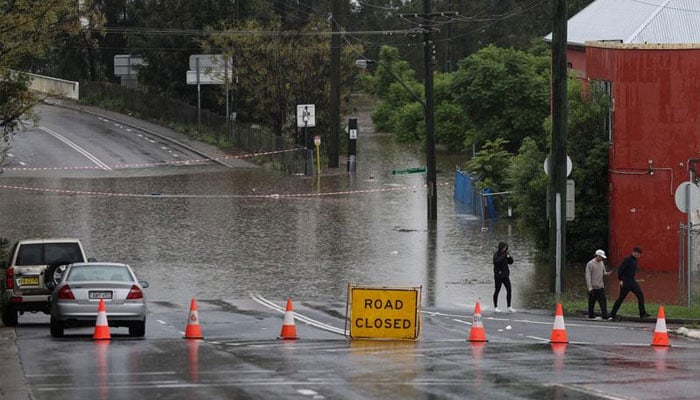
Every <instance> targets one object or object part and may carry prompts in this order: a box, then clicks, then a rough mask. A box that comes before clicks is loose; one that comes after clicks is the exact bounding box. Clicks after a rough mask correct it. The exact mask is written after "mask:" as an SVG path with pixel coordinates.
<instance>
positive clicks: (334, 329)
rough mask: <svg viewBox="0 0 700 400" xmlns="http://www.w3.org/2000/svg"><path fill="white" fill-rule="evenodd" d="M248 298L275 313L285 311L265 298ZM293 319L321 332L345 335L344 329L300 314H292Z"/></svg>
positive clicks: (256, 296) (252, 295) (258, 296)
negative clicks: (321, 330)
mask: <svg viewBox="0 0 700 400" xmlns="http://www.w3.org/2000/svg"><path fill="white" fill-rule="evenodd" d="M250 297H251V298H252V299H253V300H255V301H256V302H258V303H259V304H261V305H263V306H265V307H267V308H270V309H272V310H277V311H279V312H281V313H285V311H286V310H285V309H284V307H282V306H279V305H277V304H275V303H273V302H272V301H270V300H267V299H266V298H264V297H262V296H260V295H255V294H251V295H250ZM294 319H298V320H299V321H302V322H304V323H306V324H308V325H311V326H315V327H316V328H319V329H323V330H325V331H328V332H332V333H338V334H341V335H345V334H346V333H345V329H341V328H337V327H335V326H331V325H328V324H325V323H323V322H321V321H316V320H315V319H311V318H309V317H307V316H305V315H301V314H299V313H297V312H294Z"/></svg>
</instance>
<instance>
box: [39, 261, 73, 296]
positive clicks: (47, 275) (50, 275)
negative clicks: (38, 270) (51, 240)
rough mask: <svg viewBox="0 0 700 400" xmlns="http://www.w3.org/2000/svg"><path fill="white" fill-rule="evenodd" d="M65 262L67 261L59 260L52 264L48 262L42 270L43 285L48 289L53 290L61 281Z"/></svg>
mask: <svg viewBox="0 0 700 400" xmlns="http://www.w3.org/2000/svg"><path fill="white" fill-rule="evenodd" d="M66 264H69V262H68V261H59V262H56V263H53V264H49V266H48V268H46V272H44V285H46V287H47V288H48V289H50V290H53V288H55V287H56V286H57V285H58V283H59V282H60V281H61V277H62V276H63V273H64V272H65V271H66Z"/></svg>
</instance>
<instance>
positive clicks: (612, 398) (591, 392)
mask: <svg viewBox="0 0 700 400" xmlns="http://www.w3.org/2000/svg"><path fill="white" fill-rule="evenodd" d="M548 386H553V387H561V388H564V389H569V390H573V391H575V392H579V393H583V394H586V395H594V396H595V397H596V398H602V399H608V400H627V399H630V398H631V397H619V396H615V395H611V394H608V393H606V392H603V391H602V390H598V389H593V388H588V387H585V386H581V385H576V384H574V385H564V384H561V383H552V384H549V385H548Z"/></svg>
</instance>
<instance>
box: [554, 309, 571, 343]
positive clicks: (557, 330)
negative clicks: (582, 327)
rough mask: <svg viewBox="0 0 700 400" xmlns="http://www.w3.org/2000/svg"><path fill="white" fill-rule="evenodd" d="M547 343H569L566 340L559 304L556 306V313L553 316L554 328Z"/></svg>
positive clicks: (562, 313) (562, 314) (562, 315)
mask: <svg viewBox="0 0 700 400" xmlns="http://www.w3.org/2000/svg"><path fill="white" fill-rule="evenodd" d="M549 343H569V341H568V340H567V339H566V327H565V326H564V312H563V311H562V309H561V304H557V312H556V313H555V314H554V327H553V328H552V336H551V338H550V339H549Z"/></svg>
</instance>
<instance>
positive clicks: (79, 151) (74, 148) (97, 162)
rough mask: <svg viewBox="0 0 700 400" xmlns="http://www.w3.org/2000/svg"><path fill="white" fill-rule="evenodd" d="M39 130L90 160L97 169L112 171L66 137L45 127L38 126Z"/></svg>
mask: <svg viewBox="0 0 700 400" xmlns="http://www.w3.org/2000/svg"><path fill="white" fill-rule="evenodd" d="M39 129H41V130H42V131H44V132H46V133H48V134H49V135H51V136H53V137H55V138H56V139H58V140H60V141H62V142H63V143H65V144H67V145H68V146H70V147H71V148H72V149H73V150H75V151H77V152H78V153H80V154H82V155H84V156H85V157H86V158H87V159H88V160H90V161H92V162H93V163H95V164H96V165H97V166H98V167H100V168H102V169H104V170H108V171H111V170H112V168H110V166H109V165H107V164H105V163H103V162H102V161H100V160H99V159H98V158H97V157H95V156H94V155H92V154H90V153H89V152H88V151H87V150H85V149H83V148H82V147H80V146H78V145H77V144H75V143H73V142H72V141H70V140H69V139H67V138H66V137H64V136H63V135H61V134H60V133H58V132H56V131H54V130H51V129H49V128H47V127H45V126H40V127H39Z"/></svg>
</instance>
